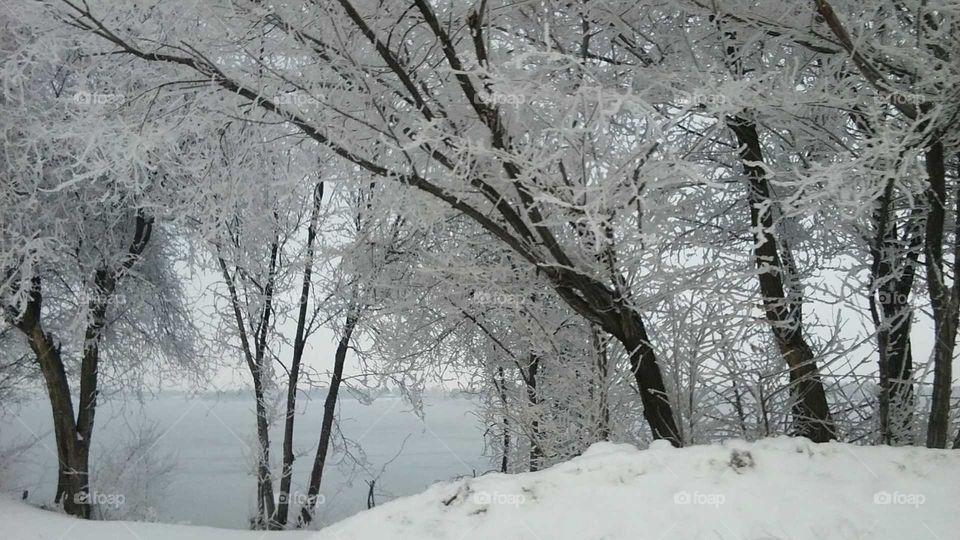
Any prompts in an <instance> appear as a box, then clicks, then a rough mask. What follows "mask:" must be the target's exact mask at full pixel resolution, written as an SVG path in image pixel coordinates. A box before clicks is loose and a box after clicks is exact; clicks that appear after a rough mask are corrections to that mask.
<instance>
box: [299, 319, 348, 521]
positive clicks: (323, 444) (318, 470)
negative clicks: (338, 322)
mask: <svg viewBox="0 0 960 540" xmlns="http://www.w3.org/2000/svg"><path fill="white" fill-rule="evenodd" d="M353 309H354V308H353V307H352V306H351V307H350V308H348V313H347V321H346V324H345V325H344V327H343V334H342V335H341V336H340V342H339V343H337V352H336V355H335V356H334V361H333V373H332V374H331V375H330V388H329V389H328V390H327V398H326V400H324V402H323V423H322V424H321V426H320V441H319V442H318V444H317V455H316V456H315V457H314V459H313V469H312V470H311V471H310V484H309V486H308V487H307V500H306V502H305V503H304V504H303V508H301V510H300V519H299V521H298V524H297V525H298V526H299V527H306V526H307V525H309V524H310V522H311V521H313V512H314V507H315V506H316V505H317V499H318V497H319V495H320V483H321V482H322V481H323V469H324V466H325V465H326V462H327V450H328V449H329V447H330V437H331V436H332V434H333V420H334V416H335V414H336V411H337V394H338V393H339V392H340V382H341V381H342V380H343V365H344V363H345V362H346V359H347V352H348V351H349V349H350V338H351V336H352V335H353V329H354V328H355V327H356V325H357V314H356V313H355V311H354V310H353Z"/></svg>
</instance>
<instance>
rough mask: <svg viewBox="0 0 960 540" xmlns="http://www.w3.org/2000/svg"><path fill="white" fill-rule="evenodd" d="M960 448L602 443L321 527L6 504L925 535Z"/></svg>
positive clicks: (359, 538)
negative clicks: (318, 518)
mask: <svg viewBox="0 0 960 540" xmlns="http://www.w3.org/2000/svg"><path fill="white" fill-rule="evenodd" d="M958 495H960V452H955V451H949V450H927V449H922V448H889V447H859V446H853V445H848V444H841V443H831V444H820V445H815V444H812V443H810V442H809V441H806V440H805V439H790V438H785V437H784V438H777V439H769V440H765V441H760V442H755V443H746V442H742V441H730V442H728V443H725V444H723V445H710V446H695V447H690V448H684V449H679V450H678V449H673V448H671V447H669V445H667V444H661V443H656V444H654V445H653V446H652V447H651V448H650V449H648V450H637V449H635V448H633V447H631V446H628V445H617V444H610V443H603V444H597V445H594V446H593V447H591V448H590V449H589V450H588V451H587V452H586V453H584V455H582V456H581V457H578V458H576V459H573V460H571V461H569V462H567V463H563V464H560V465H557V466H555V467H552V468H550V469H547V470H544V471H540V472H536V473H527V474H518V475H501V474H490V475H486V476H482V477H479V478H470V479H464V480H460V481H456V482H449V483H442V484H436V485H434V486H433V487H431V488H429V489H428V490H427V491H425V492H424V493H421V494H420V495H416V496H412V497H406V498H403V499H398V500H395V501H392V502H390V503H387V504H384V505H383V506H381V507H378V508H375V509H373V510H369V511H365V512H362V513H360V514H358V515H356V516H354V517H351V518H349V519H346V520H344V521H342V522H340V523H337V524H335V525H333V526H330V527H328V528H326V529H324V530H322V531H319V532H306V531H298V532H277V533H260V532H246V531H227V530H223V529H211V528H203V527H186V526H177V525H157V524H142V523H125V522H99V523H96V522H83V521H79V520H74V519H72V518H68V517H65V516H62V515H58V514H53V513H49V512H44V511H41V510H37V509H34V508H30V507H27V506H25V505H23V504H21V503H18V502H13V501H10V500H3V501H0V537H2V538H4V539H9V540H27V539H30V540H59V539H60V538H70V539H71V540H101V539H103V538H120V539H123V538H130V539H131V540H161V539H164V540H166V539H169V538H175V539H177V540H192V539H197V540H219V539H224V540H226V539H228V538H229V539H240V540H243V539H245V538H248V539H249V540H256V539H258V538H279V537H280V536H281V535H282V536H283V537H284V538H289V539H291V540H297V539H300V538H316V539H318V540H324V539H331V540H373V539H377V540H381V539H384V538H395V539H411V540H413V539H418V540H419V539H425V538H435V539H453V540H468V539H485V540H487V539H495V540H510V539H525V540H526V539H533V540H538V539H542V540H548V539H550V540H555V539H575V540H584V539H608V540H612V539H624V540H626V539H630V540H634V539H651V540H655V539H661V538H663V539H752V540H761V539H763V540H772V539H784V540H786V539H789V540H798V539H816V540H827V539H843V540H853V539H891V540H894V539H895V540H903V539H904V538H910V539H924V538H929V539H931V540H937V539H939V540H945V539H947V538H956V534H957V531H960V512H958V511H957V508H956V506H957V503H958Z"/></svg>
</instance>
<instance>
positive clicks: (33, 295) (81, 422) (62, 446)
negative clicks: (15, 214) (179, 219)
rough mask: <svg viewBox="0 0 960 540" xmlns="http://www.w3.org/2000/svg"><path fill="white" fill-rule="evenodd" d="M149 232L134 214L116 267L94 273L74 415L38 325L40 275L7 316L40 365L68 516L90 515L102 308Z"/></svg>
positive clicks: (50, 341) (57, 361)
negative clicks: (17, 307) (22, 302)
mask: <svg viewBox="0 0 960 540" xmlns="http://www.w3.org/2000/svg"><path fill="white" fill-rule="evenodd" d="M152 233H153V219H152V218H150V217H146V216H144V215H143V214H140V213H138V214H137V217H136V221H135V223H134V237H133V241H132V242H131V243H130V246H129V247H128V248H127V253H126V256H125V257H124V259H123V260H122V261H121V262H120V264H119V265H118V266H117V267H115V268H104V267H101V268H99V269H97V270H96V272H95V273H94V276H93V284H94V295H93V298H92V299H91V300H90V301H89V303H88V305H87V310H88V313H87V323H86V328H85V329H84V344H83V354H82V356H81V361H80V391H79V396H78V398H79V399H78V402H79V405H78V407H79V410H78V411H77V414H76V415H75V414H74V408H73V400H72V396H71V391H70V382H69V380H68V379H67V374H66V368H65V366H64V363H63V357H62V355H61V353H60V344H59V343H57V341H56V339H55V338H54V336H53V335H52V334H50V333H48V332H46V331H45V330H44V328H43V321H42V319H41V315H42V310H43V291H42V280H41V278H40V277H38V276H34V277H33V278H32V279H31V288H30V291H29V295H28V301H27V305H26V306H25V308H24V309H23V311H22V312H21V313H17V314H13V316H12V317H11V318H12V319H13V323H14V326H16V327H17V329H19V330H20V331H21V332H23V334H24V336H25V337H26V338H27V342H28V344H29V346H30V349H31V350H32V351H33V353H34V356H35V357H36V359H37V363H38V364H39V365H40V372H41V373H42V375H43V379H44V383H45V386H46V389H47V396H48V398H49V400H50V407H51V413H52V416H53V426H54V435H55V438H56V443H57V459H58V461H59V463H58V471H57V492H56V496H55V502H56V503H57V504H60V505H62V506H63V509H64V511H65V512H66V513H68V514H70V515H72V516H76V517H80V518H85V519H89V518H90V515H91V507H92V504H91V500H90V446H91V442H92V440H93V426H94V418H95V416H96V408H97V395H98V393H99V390H98V388H97V383H98V379H99V373H100V367H99V363H100V343H101V340H102V339H103V330H104V329H105V328H106V326H107V322H108V321H107V308H108V306H109V304H110V301H111V300H112V298H113V296H114V293H115V292H116V289H117V286H118V285H119V283H120V280H121V279H122V278H123V276H124V274H125V273H126V272H127V271H128V270H130V268H132V267H133V265H134V264H136V263H137V261H139V260H140V257H141V256H142V255H143V252H144V250H145V249H146V247H147V244H148V242H149V241H150V237H151V236H152Z"/></svg>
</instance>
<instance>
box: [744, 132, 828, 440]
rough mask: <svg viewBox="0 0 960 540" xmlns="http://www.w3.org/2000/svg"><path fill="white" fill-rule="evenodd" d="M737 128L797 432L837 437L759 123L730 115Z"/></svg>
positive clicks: (766, 298) (763, 282) (757, 257)
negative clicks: (787, 281)
mask: <svg viewBox="0 0 960 540" xmlns="http://www.w3.org/2000/svg"><path fill="white" fill-rule="evenodd" d="M728 123H729V125H730V127H731V129H732V130H733V132H734V133H735V134H736V136H737V142H738V143H739V144H740V147H741V149H740V157H741V159H742V161H743V170H744V173H745V174H746V175H747V179H748V181H749V202H750V228H751V230H752V231H753V240H754V248H753V258H754V263H755V264H756V266H757V268H758V270H759V272H758V279H759V283H760V293H761V294H762V295H763V307H764V312H765V314H766V318H767V321H769V323H770V326H771V329H772V331H773V336H774V341H776V343H777V347H778V349H779V350H780V354H781V356H782V357H783V359H784V361H785V362H786V364H787V366H788V368H789V371H790V384H791V385H792V390H793V397H794V405H793V417H794V426H795V430H796V434H797V435H801V436H804V437H808V438H809V439H810V440H812V441H814V442H826V441H830V440H833V439H835V438H836V428H835V426H834V423H833V418H832V417H831V415H830V409H829V406H828V405H827V398H826V392H825V391H824V388H823V383H822V382H821V380H820V374H819V370H818V369H817V364H816V359H815V357H814V354H813V351H812V350H811V349H810V346H809V345H808V344H807V342H806V340H805V338H804V337H803V322H802V305H803V302H802V299H801V298H787V294H786V290H785V287H784V284H783V275H784V266H783V265H782V264H781V259H780V251H779V248H778V246H777V240H776V236H775V235H774V227H775V224H774V216H773V213H772V210H771V205H772V201H773V199H772V197H771V193H770V185H769V182H768V180H767V173H766V170H765V169H764V166H763V151H762V149H761V146H760V137H759V135H758V134H757V128H756V125H755V124H754V123H753V122H751V121H749V120H746V119H744V118H742V117H736V118H730V119H729V121H728Z"/></svg>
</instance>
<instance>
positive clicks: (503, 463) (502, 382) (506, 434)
mask: <svg viewBox="0 0 960 540" xmlns="http://www.w3.org/2000/svg"><path fill="white" fill-rule="evenodd" d="M498 381H499V382H498ZM506 384H507V379H506V377H505V376H504V373H503V366H500V367H498V368H497V379H495V380H494V386H496V387H497V391H498V393H499V394H500V404H501V405H503V456H501V457H500V472H502V473H506V472H507V469H508V465H509V459H510V457H509V456H510V417H509V415H508V414H507V386H506Z"/></svg>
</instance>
